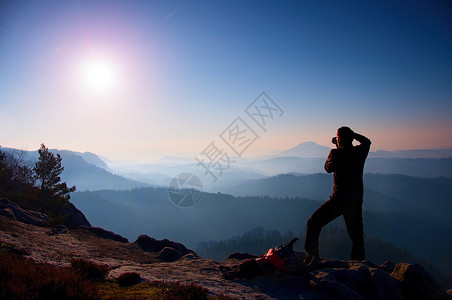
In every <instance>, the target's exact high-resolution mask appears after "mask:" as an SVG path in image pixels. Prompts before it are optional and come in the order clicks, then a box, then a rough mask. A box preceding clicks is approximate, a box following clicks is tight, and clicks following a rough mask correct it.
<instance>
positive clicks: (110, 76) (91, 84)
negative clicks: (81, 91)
mask: <svg viewBox="0 0 452 300" xmlns="http://www.w3.org/2000/svg"><path fill="white" fill-rule="evenodd" d="M81 71H82V72H81V79H82V83H83V86H84V87H85V88H86V89H88V90H89V91H91V92H95V93H102V94H103V93H111V92H113V90H114V88H115V85H116V84H117V70H116V67H115V65H114V64H113V62H111V61H109V60H108V59H106V58H102V57H92V58H90V59H88V60H87V61H86V62H85V63H84V64H83V66H82V69H81Z"/></svg>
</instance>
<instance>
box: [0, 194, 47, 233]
mask: <svg viewBox="0 0 452 300" xmlns="http://www.w3.org/2000/svg"><path fill="white" fill-rule="evenodd" d="M0 215H2V216H4V217H7V218H10V219H12V220H16V221H19V222H22V223H26V224H31V225H36V226H44V225H45V224H46V222H47V220H48V219H49V217H48V216H47V215H45V214H43V213H40V212H37V211H32V210H28V209H23V208H20V207H19V205H17V204H16V203H14V202H11V201H9V200H8V199H6V198H1V199H0Z"/></svg>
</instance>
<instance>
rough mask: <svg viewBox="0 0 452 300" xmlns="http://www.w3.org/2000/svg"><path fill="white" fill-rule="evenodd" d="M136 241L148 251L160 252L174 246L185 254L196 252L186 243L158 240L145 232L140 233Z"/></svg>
mask: <svg viewBox="0 0 452 300" xmlns="http://www.w3.org/2000/svg"><path fill="white" fill-rule="evenodd" d="M135 243H136V244H137V245H138V247H140V248H141V249H143V250H144V251H146V252H160V251H162V250H163V248H165V247H170V248H174V249H176V250H179V251H180V252H181V253H182V254H183V255H186V254H189V253H193V254H195V252H194V251H193V250H190V249H187V248H186V247H185V246H184V245H182V244H181V243H176V242H173V241H170V240H167V239H164V240H156V239H154V238H151V237H149V236H147V235H145V234H142V235H140V236H139V237H138V238H137V240H136V241H135Z"/></svg>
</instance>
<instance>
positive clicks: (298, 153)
mask: <svg viewBox="0 0 452 300" xmlns="http://www.w3.org/2000/svg"><path fill="white" fill-rule="evenodd" d="M334 147H335V146H334V145H333V144H331V147H326V146H322V145H319V144H317V143H315V142H312V141H308V142H302V143H300V144H298V145H296V146H295V147H292V148H290V149H287V150H284V151H282V152H280V153H278V154H277V155H274V156H273V157H285V156H290V157H302V158H326V157H327V156H328V153H329V152H330V150H331V149H332V148H334ZM369 157H372V158H403V159H405V158H413V159H416V158H452V148H443V149H409V150H396V151H387V150H377V151H370V152H369Z"/></svg>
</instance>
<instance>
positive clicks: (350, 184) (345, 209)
mask: <svg viewBox="0 0 452 300" xmlns="http://www.w3.org/2000/svg"><path fill="white" fill-rule="evenodd" d="M353 140H356V141H358V142H359V143H360V144H359V145H357V146H353ZM331 141H332V143H333V144H335V145H336V149H331V151H330V153H329V155H328V159H327V160H326V162H325V170H326V171H327V172H328V173H333V177H334V184H333V193H332V195H331V196H330V199H329V200H328V201H327V202H325V203H324V204H323V205H322V206H320V207H319V208H318V209H317V210H316V211H315V212H314V213H313V214H312V216H311V218H309V220H308V223H307V229H306V240H305V250H306V253H307V256H306V259H305V263H306V264H308V265H309V264H311V263H312V262H314V261H315V260H316V259H318V258H319V236H320V231H321V230H322V227H323V226H325V225H327V224H328V223H329V222H331V221H333V220H334V219H336V218H337V217H339V216H341V215H342V216H343V217H344V220H345V225H346V227H347V232H348V235H349V237H350V239H351V240H352V251H351V259H353V260H364V259H365V250H364V236H363V218H362V204H363V178H362V177H363V169H364V163H365V161H366V158H367V154H368V153H369V150H370V144H371V142H370V140H369V139H368V138H366V137H365V136H363V135H360V134H357V133H355V132H353V130H351V129H350V128H348V127H345V126H343V127H340V128H339V129H338V130H337V137H334V138H333V139H332V140H331Z"/></svg>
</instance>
